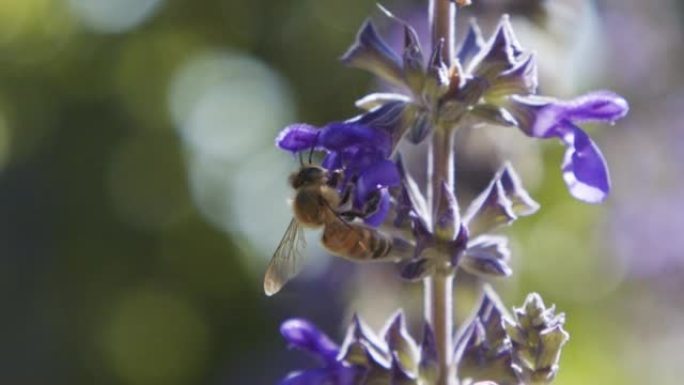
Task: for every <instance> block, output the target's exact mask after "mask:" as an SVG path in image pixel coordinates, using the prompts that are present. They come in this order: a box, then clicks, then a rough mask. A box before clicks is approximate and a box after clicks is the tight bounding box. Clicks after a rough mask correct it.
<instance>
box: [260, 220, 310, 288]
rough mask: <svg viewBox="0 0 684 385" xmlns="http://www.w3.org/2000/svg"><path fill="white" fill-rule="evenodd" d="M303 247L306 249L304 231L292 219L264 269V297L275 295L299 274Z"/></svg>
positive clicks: (302, 258)
mask: <svg viewBox="0 0 684 385" xmlns="http://www.w3.org/2000/svg"><path fill="white" fill-rule="evenodd" d="M304 247H306V240H305V239H304V231H303V230H302V227H301V226H300V225H299V222H297V219H295V218H292V221H290V225H289V226H288V227H287V230H285V235H283V239H282V240H281V241H280V244H279V245H278V248H277V249H276V251H275V253H273V258H271V262H270V263H269V264H268V268H267V269H266V275H265V276H264V292H266V295H268V296H271V295H273V294H275V293H277V292H278V291H280V289H282V287H283V286H285V284H286V283H287V281H289V280H290V279H292V278H294V277H295V276H296V275H297V274H299V272H300V270H301V269H302V262H303V260H304V254H303V253H302V251H303V249H304Z"/></svg>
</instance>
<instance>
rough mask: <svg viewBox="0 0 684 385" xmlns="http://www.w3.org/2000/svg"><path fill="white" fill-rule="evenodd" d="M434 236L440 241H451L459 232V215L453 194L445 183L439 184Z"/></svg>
mask: <svg viewBox="0 0 684 385" xmlns="http://www.w3.org/2000/svg"><path fill="white" fill-rule="evenodd" d="M436 214H437V218H436V221H435V228H434V235H435V236H436V237H437V239H439V240H442V241H453V240H455V239H456V237H457V236H458V233H459V232H460V230H461V215H460V211H459V207H458V201H457V200H456V196H455V195H454V192H453V190H452V188H451V186H449V185H448V184H447V183H446V182H445V181H442V183H440V191H439V200H438V202H437V213H436Z"/></svg>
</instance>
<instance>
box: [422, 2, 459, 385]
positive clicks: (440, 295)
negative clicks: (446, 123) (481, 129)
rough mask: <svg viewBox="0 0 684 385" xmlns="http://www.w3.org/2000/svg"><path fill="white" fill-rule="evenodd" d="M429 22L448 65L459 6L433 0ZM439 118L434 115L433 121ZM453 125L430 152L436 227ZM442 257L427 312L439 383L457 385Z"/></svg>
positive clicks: (438, 132) (428, 286) (449, 289)
mask: <svg viewBox="0 0 684 385" xmlns="http://www.w3.org/2000/svg"><path fill="white" fill-rule="evenodd" d="M429 17H430V25H431V28H432V44H433V46H435V45H436V44H437V43H438V42H439V41H440V40H443V41H444V60H445V61H446V64H447V65H448V66H451V65H452V61H453V58H454V35H455V34H454V29H455V17H456V5H455V4H454V3H453V2H451V1H450V0H430V5H429ZM437 121H438V119H436V117H433V123H436V122H437ZM452 131H453V130H452V127H440V126H436V127H434V129H433V134H432V140H431V141H430V149H429V152H428V170H427V172H428V189H427V198H428V202H429V204H430V212H431V214H432V222H433V223H432V225H433V228H434V225H435V223H434V222H435V220H436V217H437V215H436V212H435V211H436V210H437V208H438V207H439V199H440V196H439V195H440V190H441V189H440V185H441V183H442V182H446V183H448V185H449V186H451V187H452V188H453V187H454V182H455V177H454V161H453V160H454V159H453V132H452ZM439 257H440V258H442V257H443V259H444V264H445V268H438V269H436V272H435V274H434V275H432V276H430V277H427V278H425V279H424V281H423V287H424V301H425V302H424V311H425V318H426V320H427V322H429V323H430V325H431V327H432V330H433V332H434V334H435V342H436V345H437V357H438V364H439V379H438V381H437V385H454V383H455V378H454V373H453V369H452V367H453V365H452V362H451V360H452V353H453V331H454V326H453V283H454V277H453V272H452V271H453V269H450V268H448V262H447V261H448V260H449V258H448V256H439Z"/></svg>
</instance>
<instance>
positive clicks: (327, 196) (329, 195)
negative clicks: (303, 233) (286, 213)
mask: <svg viewBox="0 0 684 385" xmlns="http://www.w3.org/2000/svg"><path fill="white" fill-rule="evenodd" d="M339 203H340V198H339V194H337V191H335V189H333V188H332V187H329V186H326V185H309V186H303V187H300V188H299V189H298V190H297V193H296V194H295V196H294V199H293V200H292V211H293V212H294V216H295V218H296V219H297V220H298V221H299V223H300V224H301V225H302V226H304V227H309V228H318V227H321V226H323V225H325V224H326V223H328V222H330V221H332V220H334V219H336V218H335V213H334V212H332V210H331V208H333V207H338V205H339Z"/></svg>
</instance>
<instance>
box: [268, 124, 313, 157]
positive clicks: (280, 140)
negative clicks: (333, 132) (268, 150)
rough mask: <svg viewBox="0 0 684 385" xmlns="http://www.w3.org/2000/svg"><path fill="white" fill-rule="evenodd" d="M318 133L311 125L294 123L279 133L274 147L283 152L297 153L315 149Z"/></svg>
mask: <svg viewBox="0 0 684 385" xmlns="http://www.w3.org/2000/svg"><path fill="white" fill-rule="evenodd" d="M320 133H321V131H320V130H319V129H318V128H316V127H314V126H312V125H309V124H304V123H296V124H291V125H289V126H287V127H285V128H284V129H283V130H282V131H280V134H278V136H277V137H276V141H275V142H276V146H278V147H279V148H281V149H283V150H286V151H292V152H298V151H302V150H308V149H310V148H312V147H315V146H316V145H317V143H316V141H317V140H316V139H317V138H318V135H319V134H320Z"/></svg>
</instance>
